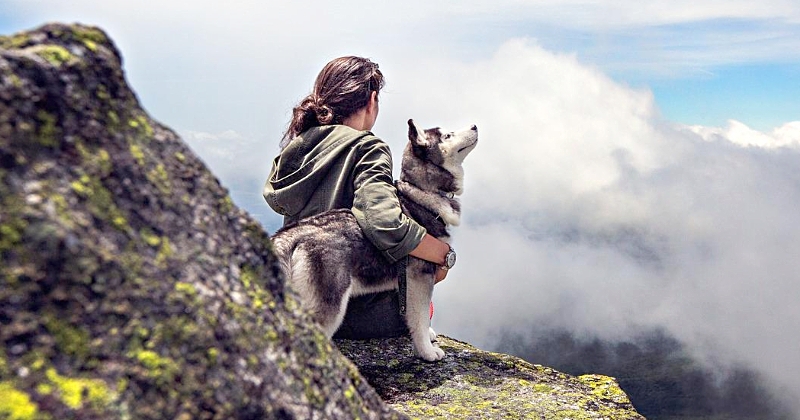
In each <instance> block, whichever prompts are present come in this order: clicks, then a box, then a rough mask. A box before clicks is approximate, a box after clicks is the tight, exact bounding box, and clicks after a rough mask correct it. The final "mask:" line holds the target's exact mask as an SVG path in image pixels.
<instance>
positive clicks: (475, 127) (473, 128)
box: [469, 124, 478, 131]
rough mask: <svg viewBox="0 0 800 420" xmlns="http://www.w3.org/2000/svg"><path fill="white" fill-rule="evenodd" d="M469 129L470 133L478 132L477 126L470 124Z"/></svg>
mask: <svg viewBox="0 0 800 420" xmlns="http://www.w3.org/2000/svg"><path fill="white" fill-rule="evenodd" d="M469 129H470V130H472V131H478V126H477V125H475V124H472V127H470V128H469Z"/></svg>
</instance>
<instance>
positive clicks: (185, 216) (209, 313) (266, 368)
mask: <svg viewBox="0 0 800 420" xmlns="http://www.w3.org/2000/svg"><path fill="white" fill-rule="evenodd" d="M270 246H271V243H270V241H269V238H268V236H267V235H266V233H265V232H264V231H263V229H262V228H261V227H260V225H259V224H258V223H257V222H255V221H254V220H252V219H251V218H250V217H249V216H248V215H247V214H246V213H244V212H243V211H241V210H239V209H237V208H236V206H234V205H233V204H232V202H231V199H230V197H229V196H228V194H227V191H226V190H225V189H224V188H222V186H221V185H220V184H219V182H218V180H217V179H216V178H215V177H214V176H213V175H212V174H211V173H210V172H209V171H208V169H207V168H206V167H205V166H204V165H203V164H202V162H201V161H200V160H199V159H198V158H197V157H196V156H195V155H194V153H192V151H191V150H189V149H188V148H187V147H186V145H185V144H184V143H183V142H182V141H181V140H180V139H179V138H178V136H177V135H176V134H175V133H174V132H172V131H171V130H170V129H168V128H167V127H164V126H162V125H160V124H159V123H157V122H156V121H154V120H153V119H152V118H150V116H149V115H147V113H145V112H144V111H143V110H142V108H141V106H140V104H139V102H138V100H137V98H136V96H135V95H134V93H133V91H132V90H131V89H130V88H129V87H128V85H127V83H126V82H125V78H124V74H123V70H122V65H121V57H120V54H119V52H118V51H117V49H116V48H115V47H114V44H113V43H112V42H111V40H109V38H108V37H107V36H106V34H104V33H103V32H102V31H101V30H99V29H97V28H92V27H87V26H81V25H73V26H65V25H59V24H51V25H46V26H44V27H41V28H39V29H36V30H34V31H30V32H26V33H20V34H17V35H13V36H10V37H0V256H2V264H1V265H0V342H2V347H0V418H12V419H28V418H31V419H35V418H53V419H65V418H86V419H91V418H136V419H139V418H143V419H148V418H149V419H165V418H169V419H202V418H209V419H210V418H215V419H232V418H240V419H248V418H252V419H260V418H280V419H292V418H297V419H309V418H318V419H322V418H325V419H328V418H339V419H351V418H358V417H360V418H402V417H403V416H402V415H400V414H397V413H395V412H394V411H393V410H391V409H390V408H389V407H387V406H386V404H384V403H383V402H382V401H381V399H380V398H379V397H378V395H377V394H376V393H375V391H374V390H373V389H372V388H371V387H370V386H369V385H368V384H367V382H366V381H364V380H363V378H362V377H361V376H360V375H359V373H358V371H357V370H356V369H355V368H354V367H353V365H352V364H351V363H350V362H349V361H348V360H347V359H346V358H344V357H343V356H342V355H341V354H340V353H339V352H338V351H337V350H336V349H335V348H334V347H333V345H332V344H331V342H330V341H329V340H327V339H326V338H325V337H324V336H323V335H322V334H321V333H320V331H319V330H318V329H317V328H315V327H312V326H311V323H310V321H309V319H308V317H307V316H305V315H303V314H302V313H300V311H298V310H297V305H296V304H295V303H294V300H293V299H292V296H291V295H290V294H289V293H287V292H286V290H284V285H283V279H282V277H281V275H280V273H279V271H278V268H277V266H276V264H275V260H274V258H273V256H272V253H271V252H270Z"/></svg>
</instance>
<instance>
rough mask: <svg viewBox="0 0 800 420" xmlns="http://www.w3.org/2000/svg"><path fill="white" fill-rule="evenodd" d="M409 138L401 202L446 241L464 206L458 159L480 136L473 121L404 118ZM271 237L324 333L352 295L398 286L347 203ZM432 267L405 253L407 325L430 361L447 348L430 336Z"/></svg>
mask: <svg viewBox="0 0 800 420" xmlns="http://www.w3.org/2000/svg"><path fill="white" fill-rule="evenodd" d="M408 140H409V142H408V145H407V146H406V148H405V150H404V152H403V162H402V167H401V175H400V180H399V181H396V183H395V185H396V187H397V195H398V198H399V199H400V204H401V207H402V209H403V212H404V213H405V214H406V215H408V216H409V217H411V218H412V219H414V220H416V221H417V223H419V224H421V225H422V226H424V227H425V229H426V230H427V232H428V234H431V235H433V236H435V237H437V238H439V239H440V240H442V241H448V240H449V237H450V235H449V234H448V231H447V227H448V226H451V225H452V226H455V225H458V224H459V222H460V214H461V205H460V203H459V201H458V199H457V198H456V196H458V195H460V194H461V193H462V191H463V175H464V171H463V168H462V166H461V164H462V162H463V161H464V158H465V157H466V156H467V154H469V152H471V151H472V149H474V148H475V146H476V144H477V143H478V128H477V127H476V126H474V125H473V126H472V127H470V128H467V129H465V130H462V131H458V132H447V133H445V132H442V131H441V130H440V129H439V128H432V129H428V130H424V131H420V130H418V129H417V126H416V125H415V124H414V121H413V120H408ZM272 239H273V242H274V244H275V251H276V254H277V255H278V258H279V260H280V261H281V265H282V267H283V269H284V272H285V273H286V275H287V277H288V282H289V284H290V286H291V287H292V288H293V289H294V290H295V291H296V292H297V293H298V294H299V295H300V296H299V297H300V300H301V305H303V306H305V307H306V308H308V309H309V310H310V312H311V314H312V315H313V316H314V318H315V320H316V321H317V322H319V323H320V324H321V325H322V328H323V330H324V331H325V334H326V335H327V336H328V337H329V338H330V337H332V336H333V334H334V333H335V332H336V330H337V329H338V328H339V326H340V325H341V323H342V320H343V319H344V314H345V312H346V309H347V303H348V300H349V299H350V297H351V296H358V295H362V294H366V293H374V292H381V291H385V290H390V289H397V288H398V274H399V273H398V269H397V265H398V264H399V263H398V264H395V265H390V264H388V263H387V261H386V260H385V259H384V258H383V257H382V256H381V255H380V254H379V252H378V250H377V249H376V248H375V247H374V246H373V245H372V244H371V243H370V242H369V240H368V239H367V238H366V237H365V236H364V234H363V232H362V231H361V228H360V227H359V226H358V223H357V222H356V219H355V217H353V215H352V213H351V212H350V210H349V209H337V210H330V211H327V212H325V213H321V214H319V215H316V216H312V217H309V218H307V219H303V220H300V221H299V222H297V223H296V224H291V225H288V226H286V227H285V228H283V229H281V230H279V231H278V232H277V233H276V234H275V236H273V238H272ZM454 255H455V254H454V253H453V255H452V257H454ZM452 262H454V261H452ZM452 262H451V263H452ZM437 269H439V267H437V266H436V265H435V264H433V263H430V262H427V261H424V260H421V259H417V258H414V257H409V258H408V265H407V268H406V278H407V288H408V292H407V309H406V311H405V318H406V324H407V325H408V329H409V331H410V332H411V338H412V343H413V347H414V353H415V354H416V355H417V356H419V357H421V358H423V359H425V360H427V361H436V360H441V359H442V358H443V357H444V351H443V350H442V349H440V348H439V347H438V346H434V345H433V344H432V343H431V342H432V341H433V340H434V339H435V338H436V333H435V332H433V329H431V328H430V318H429V302H430V301H431V295H432V293H433V284H434V274H435V273H436V270H437ZM400 275H402V274H400ZM402 299H403V298H402V297H401V302H402V301H403V300H402Z"/></svg>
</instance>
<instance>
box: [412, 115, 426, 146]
mask: <svg viewBox="0 0 800 420" xmlns="http://www.w3.org/2000/svg"><path fill="white" fill-rule="evenodd" d="M408 141H410V142H411V144H413V145H414V146H416V147H428V146H430V142H429V141H428V139H427V138H425V135H424V134H423V133H420V132H419V129H417V126H416V125H415V124H414V120H413V119H409V120H408Z"/></svg>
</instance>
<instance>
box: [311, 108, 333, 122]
mask: <svg viewBox="0 0 800 420" xmlns="http://www.w3.org/2000/svg"><path fill="white" fill-rule="evenodd" d="M315 111H316V114H317V121H318V122H319V123H320V125H328V124H330V123H331V122H332V121H333V110H332V109H331V107H329V106H328V105H317V107H316V110H315Z"/></svg>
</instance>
